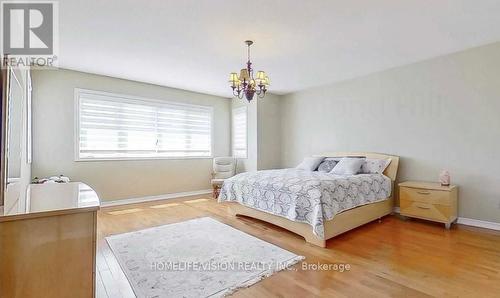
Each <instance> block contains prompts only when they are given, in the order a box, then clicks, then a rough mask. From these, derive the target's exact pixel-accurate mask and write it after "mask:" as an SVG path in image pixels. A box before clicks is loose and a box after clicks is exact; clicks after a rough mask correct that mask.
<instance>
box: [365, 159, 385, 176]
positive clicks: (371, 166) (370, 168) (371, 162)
mask: <svg viewBox="0 0 500 298" xmlns="http://www.w3.org/2000/svg"><path fill="white" fill-rule="evenodd" d="M390 163H391V160H390V159H379V158H367V159H365V162H364V163H363V165H362V166H361V173H363V174H382V173H383V172H384V171H385V169H387V167H388V166H389V164H390Z"/></svg>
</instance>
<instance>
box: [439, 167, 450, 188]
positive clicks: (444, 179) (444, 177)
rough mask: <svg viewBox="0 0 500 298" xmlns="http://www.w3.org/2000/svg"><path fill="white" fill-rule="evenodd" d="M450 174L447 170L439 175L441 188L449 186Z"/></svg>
mask: <svg viewBox="0 0 500 298" xmlns="http://www.w3.org/2000/svg"><path fill="white" fill-rule="evenodd" d="M450 180H451V178H450V172H449V171H447V170H444V171H442V172H441V174H439V182H441V185H442V186H449V185H450Z"/></svg>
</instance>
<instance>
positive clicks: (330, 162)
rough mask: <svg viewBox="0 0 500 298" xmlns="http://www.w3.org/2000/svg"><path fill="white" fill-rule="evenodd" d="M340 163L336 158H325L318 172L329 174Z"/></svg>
mask: <svg viewBox="0 0 500 298" xmlns="http://www.w3.org/2000/svg"><path fill="white" fill-rule="evenodd" d="M338 162H339V159H336V158H325V160H323V161H322V162H321V164H320V165H319V167H318V172H323V173H329V172H330V171H331V170H333V168H334V167H335V165H336V164H337V163H338Z"/></svg>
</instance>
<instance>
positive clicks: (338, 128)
mask: <svg viewBox="0 0 500 298" xmlns="http://www.w3.org/2000/svg"><path fill="white" fill-rule="evenodd" d="M332 59H334V58H332ZM281 102H282V118H283V119H282V151H283V155H282V156H283V158H282V165H283V166H295V165H296V164H298V163H299V161H300V160H301V159H302V158H303V157H304V156H306V155H310V154H317V153H320V152H324V151H373V152H383V153H390V154H395V155H399V156H401V161H400V171H399V180H401V181H402V180H407V179H416V180H431V181H436V180H437V178H438V175H439V172H440V171H441V170H442V169H448V170H450V172H451V176H452V180H453V183H456V184H458V185H459V186H460V195H459V196H460V199H459V215H460V216H462V217H468V218H475V219H480V220H486V221H494V222H500V171H499V169H500V159H499V154H500V134H499V132H500V43H496V44H493V45H489V46H485V47H481V48H476V49H472V50H468V51H464V52H460V53H457V54H453V55H448V56H444V57H440V58H436V59H432V60H428V61H425V62H421V63H417V64H413V65H409V66H404V67H400V68H396V69H392V70H388V71H384V72H381V73H376V74H373V75H369V76H366V77H362V78H358V79H354V80H350V81H346V82H342V83H338V84H332V85H328V86H324V87H317V88H313V89H309V90H305V91H302V92H297V93H293V94H289V95H286V96H284V98H283V99H282V101H281Z"/></svg>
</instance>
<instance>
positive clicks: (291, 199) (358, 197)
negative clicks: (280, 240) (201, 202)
mask: <svg viewBox="0 0 500 298" xmlns="http://www.w3.org/2000/svg"><path fill="white" fill-rule="evenodd" d="M390 195H391V180H390V179H389V178H388V177H386V176H384V175H382V174H358V175H350V176H339V175H334V174H329V173H322V172H317V171H315V172H312V171H306V170H299V169H283V170H266V171H258V172H247V173H242V174H238V175H236V176H234V177H232V178H229V179H227V180H226V181H225V182H224V184H223V186H222V189H221V192H220V195H219V202H224V201H234V202H239V203H240V204H242V205H245V206H247V207H251V208H254V209H257V210H260V211H264V212H267V213H271V214H274V215H277V216H281V217H284V218H287V219H290V220H292V221H297V222H304V223H307V224H309V225H311V227H312V229H313V232H314V234H315V235H317V236H318V237H319V238H321V239H324V226H323V223H324V221H326V220H331V219H333V218H334V216H335V215H336V214H339V213H340V212H342V211H345V210H348V209H352V208H355V207H358V206H361V205H366V204H370V203H375V202H379V201H382V200H386V199H387V198H388V197H390Z"/></svg>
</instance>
